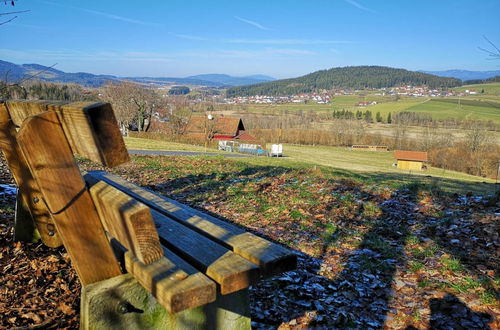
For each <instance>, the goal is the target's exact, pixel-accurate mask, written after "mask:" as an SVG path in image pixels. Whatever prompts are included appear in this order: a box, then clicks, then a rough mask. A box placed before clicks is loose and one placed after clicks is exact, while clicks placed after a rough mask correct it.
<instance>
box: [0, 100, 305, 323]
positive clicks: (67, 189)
mask: <svg viewBox="0 0 500 330" xmlns="http://www.w3.org/2000/svg"><path fill="white" fill-rule="evenodd" d="M0 147H1V148H2V152H3V153H4V156H5V159H6V161H7V163H8V165H9V167H10V169H11V172H12V174H13V176H14V179H15V181H16V183H17V185H18V188H19V190H18V196H17V204H16V225H15V236H16V238H17V239H21V240H32V239H33V238H36V237H37V235H39V237H40V238H41V240H42V241H43V242H44V243H45V244H46V245H48V246H51V247H57V246H60V245H61V244H64V246H65V248H66V250H67V251H68V253H69V255H70V257H71V260H72V264H73V267H74V268H75V269H76V271H77V273H78V276H79V278H80V280H81V282H82V285H83V289H82V298H81V327H82V328H83V329H100V328H102V329H109V328H117V329H118V328H120V329H123V328H131V329H132V328H134V329H135V328H189V329H191V328H250V318H249V303H248V294H247V288H248V287H249V286H250V285H252V284H254V283H256V282H257V281H258V280H259V279H261V278H264V277H269V276H272V275H275V274H278V273H281V272H284V271H288V270H291V269H294V268H295V267H296V263H297V259H296V256H295V255H294V254H293V253H292V252H291V251H289V250H287V249H285V248H283V247H281V246H279V245H277V244H275V243H272V242H269V241H267V240H265V239H263V238H261V237H258V236H256V235H254V234H252V233H248V232H246V231H245V230H243V229H241V228H240V227H237V226H235V225H232V224H230V223H228V222H225V221H222V220H220V219H217V218H215V217H212V216H210V215H207V214H205V213H203V212H200V211H198V210H195V209H193V208H190V207H188V206H186V205H183V204H181V203H179V202H177V201H175V200H172V199H169V198H167V197H164V196H159V195H157V194H155V193H153V192H151V191H148V190H146V189H143V188H141V187H138V186H136V185H134V184H132V183H129V182H127V181H125V180H123V179H121V178H119V177H116V176H114V175H112V174H109V173H107V172H104V171H91V172H88V173H81V172H80V170H79V168H78V166H77V164H76V162H75V159H74V154H79V155H80V156H82V157H85V158H88V159H90V160H93V161H95V162H99V163H101V164H103V165H105V166H109V167H113V166H117V165H120V164H122V163H124V162H126V161H128V160H129V156H128V152H127V150H126V147H125V144H124V142H123V139H122V137H121V134H120V131H119V129H118V126H117V124H116V119H115V117H114V114H113V110H112V108H111V106H110V105H109V104H107V103H64V102H46V101H1V102H0Z"/></svg>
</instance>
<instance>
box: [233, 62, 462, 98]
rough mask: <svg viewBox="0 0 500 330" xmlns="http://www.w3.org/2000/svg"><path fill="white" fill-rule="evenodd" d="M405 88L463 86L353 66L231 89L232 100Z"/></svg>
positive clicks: (451, 80) (451, 81) (397, 71)
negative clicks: (417, 86) (317, 92)
mask: <svg viewBox="0 0 500 330" xmlns="http://www.w3.org/2000/svg"><path fill="white" fill-rule="evenodd" d="M402 85H426V86H428V87H430V88H449V87H456V86H460V85H461V81H460V80H459V79H455V78H445V77H438V76H434V75H430V74H427V73H421V72H414V71H408V70H404V69H394V68H389V67H382V66H351V67H343V68H333V69H329V70H321V71H317V72H313V73H310V74H308V75H305V76H302V77H298V78H293V79H283V80H276V81H271V82H266V83H260V84H255V85H247V86H238V87H232V88H229V89H228V90H227V92H226V95H227V96H228V97H235V96H252V95H294V94H300V93H310V92H314V91H318V90H321V89H326V90H332V89H367V88H389V87H395V86H402Z"/></svg>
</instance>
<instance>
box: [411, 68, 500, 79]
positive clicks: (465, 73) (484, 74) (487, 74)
mask: <svg viewBox="0 0 500 330" xmlns="http://www.w3.org/2000/svg"><path fill="white" fill-rule="evenodd" d="M418 72H423V73H428V74H432V75H435V76H439V77H449V78H457V79H460V80H462V81H466V80H485V79H488V78H492V77H496V76H500V70H496V71H469V70H444V71H424V70H419V71H418Z"/></svg>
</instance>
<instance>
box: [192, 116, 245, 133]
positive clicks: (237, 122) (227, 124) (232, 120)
mask: <svg viewBox="0 0 500 330" xmlns="http://www.w3.org/2000/svg"><path fill="white" fill-rule="evenodd" d="M212 120H214V121H215V133H216V134H217V135H229V136H236V135H238V131H244V130H245V126H243V122H242V121H241V118H236V117H216V118H214V119H212ZM207 121H208V119H207V117H205V116H196V117H191V119H190V120H189V123H188V124H187V126H186V132H187V133H204V131H205V127H206V126H205V125H206V124H205V123H206V122H207Z"/></svg>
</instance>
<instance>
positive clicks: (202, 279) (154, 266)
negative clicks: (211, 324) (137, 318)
mask: <svg viewBox="0 0 500 330" xmlns="http://www.w3.org/2000/svg"><path fill="white" fill-rule="evenodd" d="M165 255H166V257H164V258H161V259H159V260H157V261H155V262H153V263H150V264H148V265H146V264H144V263H142V262H140V261H139V260H138V259H137V258H136V257H135V256H134V255H133V254H132V253H131V252H126V253H125V267H126V269H127V271H128V272H129V273H131V274H132V275H134V278H135V279H136V280H137V281H138V282H139V283H140V284H141V285H142V286H143V287H144V288H145V289H146V290H148V291H149V292H151V294H152V295H153V296H154V297H155V298H156V299H157V300H158V302H159V303H160V304H161V305H162V306H163V307H165V308H166V309H167V310H168V311H169V312H171V313H177V312H180V311H182V310H185V309H189V308H194V307H198V306H201V305H204V304H207V303H210V302H213V301H214V300H215V298H216V285H215V283H214V282H213V281H211V280H210V279H209V278H208V277H206V276H205V275H203V274H202V273H200V272H199V271H196V270H194V269H193V268H192V267H190V266H188V265H186V264H185V262H184V261H182V260H180V258H178V257H174V258H173V256H172V255H173V253H172V252H170V251H168V250H167V251H166V253H165Z"/></svg>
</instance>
